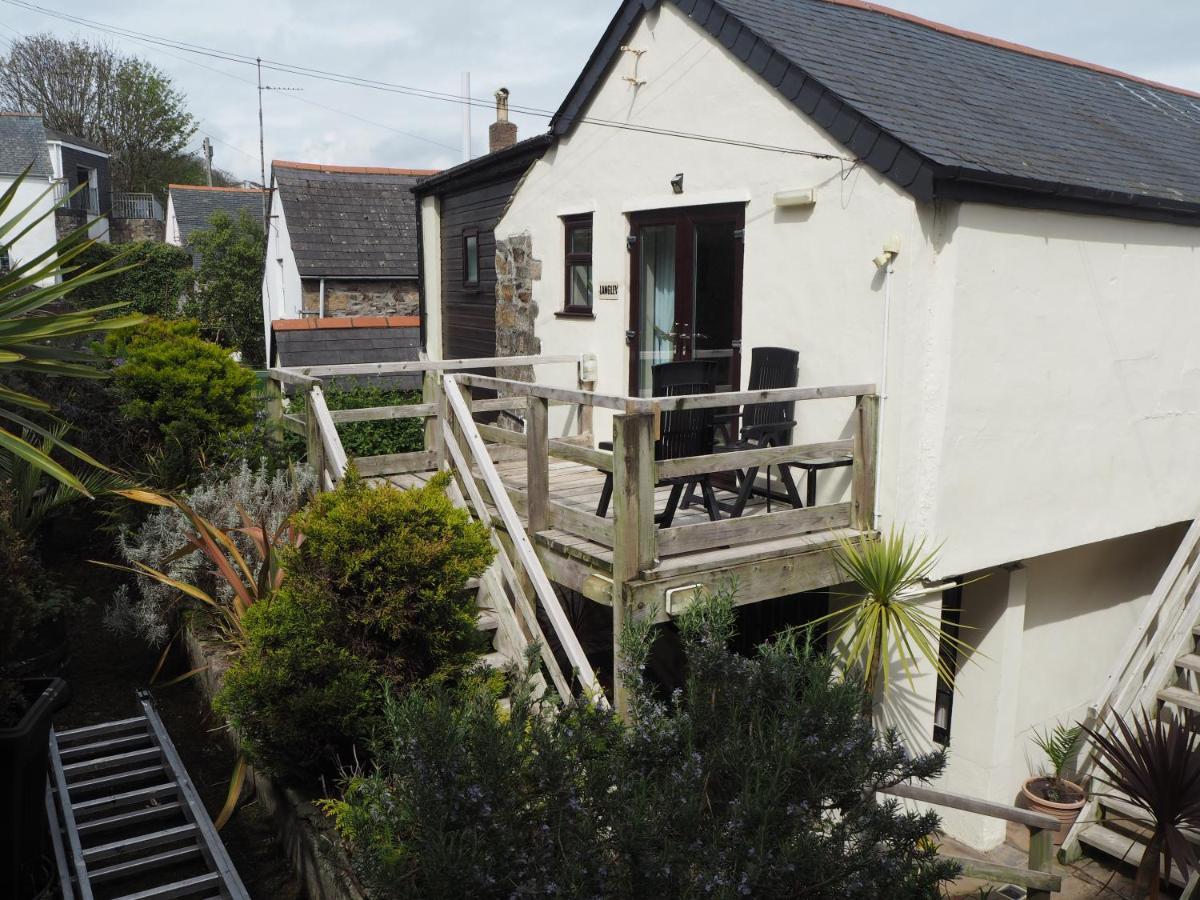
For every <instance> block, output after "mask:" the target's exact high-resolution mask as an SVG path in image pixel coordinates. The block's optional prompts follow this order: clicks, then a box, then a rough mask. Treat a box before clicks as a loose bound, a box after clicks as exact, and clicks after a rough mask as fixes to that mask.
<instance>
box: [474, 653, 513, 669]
mask: <svg viewBox="0 0 1200 900" xmlns="http://www.w3.org/2000/svg"><path fill="white" fill-rule="evenodd" d="M480 661H481V662H482V663H484V665H488V666H491V667H492V668H493V669H503V668H504V667H506V666H508V665H510V664H511V663H512V662H513V660H511V659H510V658H509V657H508V656H506V655H505V654H503V653H499V652H493V653H488V654H485V655H484V657H483V658H482V659H481V660H480Z"/></svg>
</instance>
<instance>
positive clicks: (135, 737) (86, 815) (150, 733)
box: [46, 691, 250, 900]
mask: <svg viewBox="0 0 1200 900" xmlns="http://www.w3.org/2000/svg"><path fill="white" fill-rule="evenodd" d="M138 702H139V704H140V705H141V708H142V714H141V715H140V716H135V717H133V718H130V719H118V720H117V721H115V722H105V723H104V724H102V725H89V726H87V727H85V728H72V729H70V730H68V731H53V732H51V735H50V779H49V785H48V788H47V792H46V803H47V808H48V810H49V811H50V813H51V820H50V821H51V829H50V830H51V837H52V838H53V843H54V850H55V857H56V859H57V861H58V869H59V876H60V882H61V891H62V897H63V900H76V898H78V900H169V898H183V897H199V898H203V900H216V898H222V900H250V895H249V894H248V893H246V888H245V887H244V886H243V885H242V882H241V879H240V878H238V874H237V871H236V870H235V869H234V867H233V863H232V862H231V861H230V859H229V854H228V853H227V852H226V851H225V846H224V845H223V844H222V843H221V839H220V838H219V837H218V836H217V830H216V828H214V827H213V823H212V820H211V819H210V818H209V816H208V813H207V812H205V809H204V804H203V803H201V801H200V797H199V795H198V794H197V793H196V788H195V786H194V785H193V784H192V781H191V779H190V778H189V777H188V774H187V770H186V769H185V768H184V766H183V762H182V761H181V760H180V758H179V754H178V752H177V751H176V750H175V745H174V744H172V743H171V738H170V737H169V736H168V735H167V730H166V728H164V727H163V723H162V719H160V718H159V716H158V712H157V710H155V708H154V701H153V699H152V698H151V697H150V695H149V693H147V692H145V691H139V692H138Z"/></svg>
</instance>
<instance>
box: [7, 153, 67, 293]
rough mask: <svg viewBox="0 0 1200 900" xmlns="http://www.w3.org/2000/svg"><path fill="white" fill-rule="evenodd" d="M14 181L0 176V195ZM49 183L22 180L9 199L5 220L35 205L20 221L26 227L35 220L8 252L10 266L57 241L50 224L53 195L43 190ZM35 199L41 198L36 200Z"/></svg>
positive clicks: (35, 179)
mask: <svg viewBox="0 0 1200 900" xmlns="http://www.w3.org/2000/svg"><path fill="white" fill-rule="evenodd" d="M16 180H17V179H16V177H15V176H13V175H0V193H3V192H4V191H6V190H8V189H9V188H10V187H12V185H13V182H15V181H16ZM51 182H52V179H50V178H46V177H38V176H34V175H30V176H28V177H26V179H25V180H24V181H23V182H22V183H21V186H20V187H19V188H17V194H16V196H15V197H14V198H13V201H12V203H11V204H9V207H8V209H9V218H12V216H13V215H15V214H16V213H18V212H20V211H21V210H23V209H25V208H26V207H27V206H29V205H30V204H33V203H36V206H34V208H33V209H31V210H30V211H29V212H28V213H27V214H26V215H25V216H24V217H23V218H22V221H23V222H24V223H25V224H26V225H27V224H29V223H31V222H33V221H34V220H35V219H38V220H39V221H38V222H37V224H36V225H34V227H33V228H32V229H30V231H29V232H28V233H27V234H24V235H22V236H21V237H20V238H19V239H18V240H17V241H16V242H15V243H14V244H13V245H12V247H11V249H10V250H9V259H10V260H11V263H12V265H13V266H14V267H15V266H19V265H21V264H22V263H25V262H28V261H29V260H31V259H33V258H35V257H36V256H38V255H39V254H41V253H44V252H45V251H46V250H48V249H50V248H51V247H53V246H54V245H55V244H56V243H57V242H58V234H57V231H56V230H55V224H54V192H53V191H48V190H47V189H48V188H49V187H50V185H51ZM39 197H40V198H41V199H38V198H39ZM5 221H7V220H5ZM21 230H23V227H22V228H18V229H17V231H21ZM51 281H52V279H48V280H46V281H43V282H41V283H42V284H48V283H51Z"/></svg>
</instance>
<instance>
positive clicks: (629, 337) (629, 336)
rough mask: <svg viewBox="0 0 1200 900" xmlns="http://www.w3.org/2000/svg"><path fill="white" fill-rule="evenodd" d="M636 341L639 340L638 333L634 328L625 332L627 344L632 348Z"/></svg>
mask: <svg viewBox="0 0 1200 900" xmlns="http://www.w3.org/2000/svg"><path fill="white" fill-rule="evenodd" d="M636 340H637V332H636V331H634V330H633V329H632V328H631V329H629V330H628V331H626V332H625V343H626V344H628V345H629V346H630V347H632V346H633V342H634V341H636Z"/></svg>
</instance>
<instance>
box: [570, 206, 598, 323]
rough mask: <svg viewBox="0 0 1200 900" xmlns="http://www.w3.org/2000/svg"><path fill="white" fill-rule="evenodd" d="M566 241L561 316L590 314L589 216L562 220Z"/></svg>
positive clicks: (590, 245)
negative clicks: (564, 285) (564, 284)
mask: <svg viewBox="0 0 1200 900" xmlns="http://www.w3.org/2000/svg"><path fill="white" fill-rule="evenodd" d="M563 233H564V237H565V239H566V241H565V245H566V255H565V266H564V268H565V269H566V287H565V293H564V294H563V312H564V313H567V314H574V315H587V316H590V315H591V314H592V215H591V213H588V214H587V215H584V216H567V217H566V218H564V219H563Z"/></svg>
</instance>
